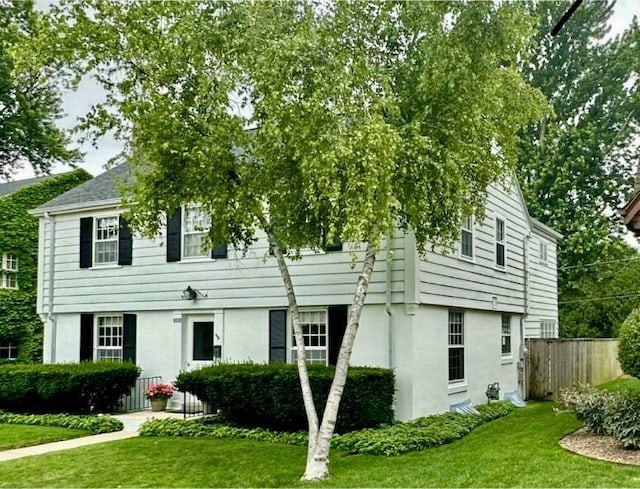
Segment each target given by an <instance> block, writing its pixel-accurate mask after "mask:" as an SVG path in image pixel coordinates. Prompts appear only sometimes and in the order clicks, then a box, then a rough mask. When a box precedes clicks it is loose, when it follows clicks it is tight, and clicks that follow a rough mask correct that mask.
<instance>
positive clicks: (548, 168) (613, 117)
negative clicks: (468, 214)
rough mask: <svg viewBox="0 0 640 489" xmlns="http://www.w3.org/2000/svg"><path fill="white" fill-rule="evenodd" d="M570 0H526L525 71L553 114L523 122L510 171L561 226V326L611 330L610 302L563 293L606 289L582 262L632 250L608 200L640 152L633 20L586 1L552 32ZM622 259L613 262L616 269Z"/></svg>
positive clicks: (639, 55) (617, 196) (542, 212)
mask: <svg viewBox="0 0 640 489" xmlns="http://www.w3.org/2000/svg"><path fill="white" fill-rule="evenodd" d="M570 3H571V2H569V1H555V2H546V1H545V2H542V1H537V2H529V3H528V4H527V9H528V10H529V12H530V13H531V14H532V15H534V16H536V17H537V18H538V19H539V23H538V26H537V30H536V34H535V41H536V42H535V43H534V44H533V46H534V48H533V53H534V57H533V59H532V62H530V63H526V64H525V65H524V72H525V74H526V76H527V79H528V80H529V81H530V83H531V84H532V85H533V86H535V87H538V88H539V89H540V90H541V91H542V92H543V93H544V94H545V95H546V96H547V98H548V99H549V100H550V102H551V104H552V105H553V110H554V114H553V115H551V116H548V117H545V118H543V119H541V120H540V121H538V122H537V123H536V124H534V125H532V126H530V127H529V128H527V130H525V131H523V133H522V137H521V140H522V142H521V144H520V156H519V161H518V176H519V178H520V181H521V184H522V188H523V191H524V193H525V197H526V200H527V205H528V207H529V211H530V213H531V214H532V215H533V216H534V217H536V218H538V219H540V220H541V221H542V222H544V223H545V224H547V225H549V226H551V227H553V228H554V229H556V230H557V231H559V232H560V233H562V234H563V236H564V237H563V238H562V239H561V240H560V241H559V246H558V247H559V257H558V265H559V301H560V334H561V335H563V336H571V335H573V334H584V333H587V332H589V334H590V335H595V336H605V335H608V334H611V332H612V329H611V325H610V318H611V317H613V316H615V315H616V314H615V311H614V309H615V308H617V307H618V305H617V303H616V302H611V301H609V302H603V303H602V304H598V305H596V304H595V301H593V302H594V303H593V304H590V306H589V309H590V310H592V312H593V313H594V314H590V315H588V316H587V315H584V316H583V315H581V311H586V309H585V308H584V307H583V305H584V304H586V303H584V304H583V305H579V306H576V304H578V303H576V302H568V301H572V300H576V299H596V298H597V297H602V296H605V295H610V294H612V293H613V290H611V289H612V288H613V287H614V284H608V283H607V282H606V280H605V279H604V277H598V281H597V282H594V281H593V280H592V279H593V277H592V273H593V271H594V268H592V267H590V266H586V267H585V265H587V264H591V263H594V262H601V261H612V260H626V258H629V253H630V252H631V251H630V249H628V248H627V249H626V250H625V249H624V246H623V245H622V244H621V242H620V241H621V240H620V236H621V234H622V233H623V229H622V225H621V220H620V217H619V215H618V214H617V212H616V210H617V209H618V208H619V207H620V206H621V205H622V204H623V203H624V202H625V201H626V199H627V198H628V196H629V192H630V191H631V184H632V182H633V179H632V170H633V167H634V166H635V164H636V163H637V162H638V160H639V159H640V153H639V152H638V144H639V143H638V141H640V139H639V134H640V126H639V125H638V121H639V118H640V94H639V92H638V87H639V83H640V79H639V78H638V67H639V65H638V59H640V43H639V42H638V40H639V30H638V24H637V22H636V21H635V20H634V22H633V23H632V25H631V26H630V27H629V28H628V29H627V30H626V31H625V32H624V33H623V34H621V35H619V36H615V37H613V36H610V26H609V24H608V22H609V19H610V17H611V14H612V9H613V3H614V2H613V1H602V2H599V1H598V2H596V1H592V2H584V3H583V4H582V5H581V6H580V7H579V8H578V9H577V10H576V11H575V13H574V14H573V16H572V17H571V19H570V20H569V21H568V22H567V24H565V26H564V27H563V28H562V30H561V31H560V33H559V34H558V35H557V36H555V37H551V36H550V35H549V32H550V31H551V29H552V28H553V26H554V25H555V23H556V22H557V21H558V20H559V19H560V18H561V17H562V15H563V14H564V12H566V10H567V9H568V7H569V5H570ZM627 263H628V262H626V261H624V262H619V263H618V265H617V267H616V270H618V271H621V270H623V269H624V268H625V267H626V266H627ZM621 278H622V275H620V276H617V278H616V281H617V282H620V279H621ZM596 283H597V284H598V286H597V287H594V286H592V285H595V284H596ZM632 284H633V282H630V283H629V282H628V283H626V284H624V286H623V287H622V289H614V290H622V291H623V292H627V293H628V289H627V290H625V288H626V287H629V288H633V287H635V289H636V290H637V281H636V283H635V285H632ZM618 285H620V284H619V283H618ZM616 287H617V286H616ZM625 301H632V302H634V303H637V300H636V299H632V298H627V299H625ZM594 308H598V309H599V310H600V311H601V312H600V313H595V311H593V309H594ZM630 309H631V305H629V306H627V307H626V308H625V310H626V311H627V312H628V311H629V310H630ZM600 314H602V316H601V317H600V318H599V319H598V316H599V315H600ZM620 317H625V315H624V314H623V315H621V316H620ZM608 318H609V319H608ZM616 321H618V319H616ZM585 322H590V323H591V324H590V325H589V326H586V325H585V324H583V323H585ZM598 324H600V325H602V328H603V329H601V330H600V329H599V326H596V325H598ZM584 326H586V327H584Z"/></svg>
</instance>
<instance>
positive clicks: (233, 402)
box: [175, 363, 395, 433]
mask: <svg viewBox="0 0 640 489" xmlns="http://www.w3.org/2000/svg"><path fill="white" fill-rule="evenodd" d="M334 372H335V368H334V367H324V366H319V365H309V380H310V382H311V389H312V391H313V395H314V400H315V404H316V409H317V410H318V416H320V417H321V416H322V412H323V410H324V404H325V401H326V398H327V395H328V393H329V389H330V387H331V382H332V380H333V375H334ZM175 386H176V388H177V389H178V390H180V391H183V392H190V393H192V394H195V395H196V396H197V397H198V398H199V399H200V400H201V401H205V402H207V403H209V404H210V405H211V406H212V407H213V409H214V410H220V413H221V414H222V416H223V417H224V418H225V419H227V420H228V421H230V422H231V423H233V424H237V425H239V426H247V427H263V428H270V429H276V430H284V431H298V430H304V429H307V418H306V415H305V412H304V405H303V402H302V393H301V391H300V381H299V379H298V368H297V366H296V365H291V364H251V363H245V364H221V365H214V366H211V367H204V368H202V369H199V370H194V371H191V372H183V373H181V374H180V375H178V379H177V380H176V382H175ZM394 389H395V387H394V376H393V372H392V371H391V370H389V369H382V368H369V367H352V368H350V369H349V375H348V378H347V383H346V385H345V389H344V393H343V396H342V401H341V402H340V410H339V412H338V420H337V424H336V432H338V433H344V432H347V431H353V430H358V429H362V428H370V427H374V426H378V425H380V424H384V423H390V422H392V421H393V409H392V403H393V395H394Z"/></svg>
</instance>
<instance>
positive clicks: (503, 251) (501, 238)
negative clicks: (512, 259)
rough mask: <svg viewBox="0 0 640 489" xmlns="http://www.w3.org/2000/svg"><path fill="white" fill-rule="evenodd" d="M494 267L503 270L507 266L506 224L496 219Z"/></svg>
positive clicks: (502, 220)
mask: <svg viewBox="0 0 640 489" xmlns="http://www.w3.org/2000/svg"><path fill="white" fill-rule="evenodd" d="M495 228H496V229H495V231H496V235H495V239H496V267H498V268H505V267H506V264H507V224H506V222H505V220H504V219H501V218H499V217H496V226H495Z"/></svg>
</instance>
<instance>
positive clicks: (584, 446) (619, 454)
mask: <svg viewBox="0 0 640 489" xmlns="http://www.w3.org/2000/svg"><path fill="white" fill-rule="evenodd" d="M560 446H561V447H562V448H564V449H565V450H569V451H570V452H573V453H577V454H579V455H584V456H585V457H589V458H595V459H598V460H605V461H607V462H615V463H618V464H627V465H640V450H626V449H625V448H622V445H621V444H620V442H619V441H618V440H616V439H615V438H613V437H612V436H605V435H595V434H593V433H591V432H590V431H589V430H588V429H586V428H580V429H579V430H577V431H574V432H573V433H569V434H568V435H567V436H565V437H564V438H562V439H561V440H560Z"/></svg>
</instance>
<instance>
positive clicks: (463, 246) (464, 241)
mask: <svg viewBox="0 0 640 489" xmlns="http://www.w3.org/2000/svg"><path fill="white" fill-rule="evenodd" d="M460 256H463V257H464V258H473V217H472V216H469V217H465V218H464V219H462V229H461V230H460Z"/></svg>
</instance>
